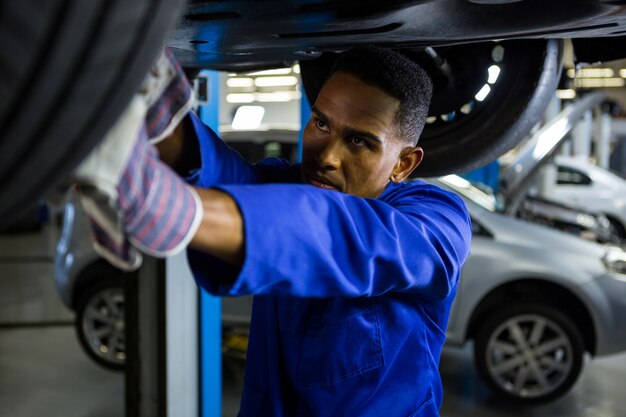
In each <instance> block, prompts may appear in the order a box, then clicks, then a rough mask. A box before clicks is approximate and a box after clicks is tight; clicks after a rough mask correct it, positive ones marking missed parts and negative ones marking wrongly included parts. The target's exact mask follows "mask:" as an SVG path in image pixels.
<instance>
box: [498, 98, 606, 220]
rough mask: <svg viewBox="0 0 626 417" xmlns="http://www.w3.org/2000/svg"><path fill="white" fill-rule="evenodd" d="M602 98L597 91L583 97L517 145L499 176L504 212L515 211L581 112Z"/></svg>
mask: <svg viewBox="0 0 626 417" xmlns="http://www.w3.org/2000/svg"><path fill="white" fill-rule="evenodd" d="M604 99H605V95H604V93H602V92H600V91H596V92H593V93H590V94H587V95H585V96H583V97H582V98H581V99H579V100H577V101H576V102H574V103H572V104H570V105H568V106H567V107H566V108H565V109H563V111H561V112H560V113H559V114H558V115H557V116H556V117H555V118H554V119H553V120H551V121H549V122H548V123H547V124H546V125H545V126H544V127H542V128H541V129H540V130H539V131H537V133H535V134H534V135H532V136H531V137H530V138H529V139H528V140H527V141H526V142H525V143H524V144H522V146H520V148H519V151H518V152H517V155H516V156H515V158H514V160H513V161H512V162H511V164H510V165H509V166H508V167H507V168H506V169H505V170H504V171H503V172H502V175H501V177H500V190H501V192H502V196H503V197H504V200H505V207H506V212H507V213H509V214H513V213H516V212H517V210H518V209H519V206H520V204H521V202H522V201H523V200H524V199H525V198H526V194H527V192H528V188H529V187H530V186H531V185H532V184H533V182H534V181H535V179H536V177H537V175H538V173H539V171H540V168H541V167H542V166H544V165H545V164H547V163H548V162H549V161H550V160H551V158H552V156H553V155H554V154H555V152H556V151H557V149H559V147H560V146H561V145H562V144H563V142H564V140H565V139H566V137H567V134H568V133H569V132H570V131H571V130H572V128H573V127H574V126H575V125H576V123H577V122H578V121H579V120H580V118H581V117H582V115H583V113H584V112H586V111H587V110H590V109H592V108H594V107H595V106H597V105H598V104H600V103H602V101H603V100H604Z"/></svg>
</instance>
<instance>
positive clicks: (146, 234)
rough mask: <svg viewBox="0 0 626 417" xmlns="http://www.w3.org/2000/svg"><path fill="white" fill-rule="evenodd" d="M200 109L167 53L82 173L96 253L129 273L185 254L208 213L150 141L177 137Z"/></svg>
mask: <svg viewBox="0 0 626 417" xmlns="http://www.w3.org/2000/svg"><path fill="white" fill-rule="evenodd" d="M192 106H193V92H192V90H191V87H190V85H189V82H188V81H187V79H186V77H185V76H184V74H183V72H182V69H181V68H180V66H179V65H178V63H177V62H176V61H175V59H174V57H173V55H172V54H171V53H169V51H166V52H165V53H164V54H162V55H161V57H159V60H158V61H157V63H156V64H155V66H154V67H153V68H152V70H151V71H150V73H149V74H148V76H147V77H146V81H145V82H144V84H143V85H142V88H141V90H140V92H139V93H138V94H137V95H136V96H135V97H134V98H133V100H132V101H131V103H130V104H129V106H128V108H127V109H126V110H125V111H124V113H123V114H122V116H121V117H120V118H119V119H118V121H117V122H116V123H115V125H114V126H113V127H112V128H111V130H110V131H109V132H108V134H107V135H106V137H105V138H104V140H103V141H102V142H101V143H100V144H99V145H98V146H97V147H96V148H95V149H94V150H93V151H92V152H91V154H89V155H88V157H87V158H86V159H85V160H84V161H83V162H82V163H81V165H80V166H79V167H78V169H77V170H76V172H75V181H76V184H77V190H78V192H79V196H80V200H81V203H82V205H83V207H84V209H85V211H86V212H87V214H88V217H89V221H90V224H91V228H92V231H93V233H92V235H93V238H94V247H95V249H96V251H97V252H98V253H99V254H100V255H101V256H103V257H104V258H105V259H107V260H108V261H109V262H111V263H112V264H113V265H115V266H117V267H118V268H120V269H123V270H134V269H137V268H138V267H139V266H140V265H141V259H142V258H141V253H140V251H142V252H145V253H148V254H150V255H152V256H156V257H164V256H169V255H173V254H175V253H177V252H179V251H181V250H182V249H183V248H184V247H186V245H187V244H188V243H189V241H190V240H191V238H192V237H193V235H194V234H195V232H196V230H197V228H198V226H199V223H200V219H201V216H202V206H201V204H200V199H199V197H198V195H197V194H196V192H195V191H194V190H193V189H192V188H191V187H189V186H188V185H187V184H185V183H184V181H183V180H182V179H181V178H180V177H178V176H177V175H176V174H175V173H174V172H173V171H172V170H171V169H170V168H169V167H167V166H166V165H165V164H163V163H162V162H161V161H160V160H159V158H158V151H157V150H156V148H155V147H154V146H153V145H152V144H151V143H149V141H150V142H158V141H160V140H162V139H163V138H165V137H167V136H168V135H169V134H171V133H172V132H173V130H174V128H175V127H176V125H177V124H178V123H180V121H181V120H182V119H183V118H184V117H185V115H186V114H187V112H188V111H189V110H190V109H191V107H192Z"/></svg>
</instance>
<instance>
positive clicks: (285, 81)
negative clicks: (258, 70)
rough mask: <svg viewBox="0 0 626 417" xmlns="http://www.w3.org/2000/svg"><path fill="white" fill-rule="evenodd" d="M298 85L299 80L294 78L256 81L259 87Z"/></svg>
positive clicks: (258, 79)
mask: <svg viewBox="0 0 626 417" xmlns="http://www.w3.org/2000/svg"><path fill="white" fill-rule="evenodd" d="M296 84H298V79H297V78H296V77H294V76H285V77H259V78H256V79H255V80H254V85H256V86H257V87H281V86H290V85H296Z"/></svg>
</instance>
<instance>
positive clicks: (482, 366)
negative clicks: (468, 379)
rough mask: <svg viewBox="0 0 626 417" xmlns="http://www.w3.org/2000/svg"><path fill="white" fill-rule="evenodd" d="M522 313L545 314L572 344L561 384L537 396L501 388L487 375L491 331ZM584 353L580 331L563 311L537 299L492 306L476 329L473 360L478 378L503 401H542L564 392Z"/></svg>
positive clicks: (574, 377)
mask: <svg viewBox="0 0 626 417" xmlns="http://www.w3.org/2000/svg"><path fill="white" fill-rule="evenodd" d="M524 314H537V315H542V316H544V317H546V318H548V319H549V320H550V321H552V322H553V323H555V324H557V325H558V326H560V327H561V329H562V330H563V332H564V333H565V334H566V335H567V337H568V338H569V340H570V343H571V346H572V356H573V360H574V362H573V366H572V372H571V373H570V374H569V375H568V376H567V377H566V378H565V379H564V380H563V382H562V384H561V385H560V386H559V387H558V388H557V389H555V390H554V391H552V392H550V393H549V394H547V395H545V396H541V397H530V398H525V397H519V396H517V395H514V394H511V393H510V392H508V391H506V390H505V389H503V388H502V387H501V386H500V385H499V384H498V383H497V381H495V380H494V379H493V378H492V376H491V375H490V373H489V371H488V369H487V359H486V358H487V343H488V341H489V339H490V338H491V335H492V333H493V332H494V331H495V330H496V329H497V328H498V327H499V326H500V325H501V324H502V323H503V322H505V321H506V320H508V319H510V318H511V317H514V316H519V315H524ZM584 354H585V344H584V341H583V338H582V336H581V333H580V331H579V330H578V328H577V327H576V325H575V324H574V322H573V321H572V320H570V319H569V318H568V317H567V316H566V315H564V314H563V313H562V312H561V311H559V309H558V308H557V307H553V306H550V305H547V304H539V303H513V304H512V305H510V306H507V307H504V308H502V309H500V310H496V311H494V312H492V313H490V314H489V317H488V318H487V319H486V320H485V324H484V325H483V326H482V327H481V328H480V329H479V330H478V332H477V333H476V336H475V339H474V363H475V365H476V368H477V369H478V374H479V375H480V377H481V378H482V380H483V381H484V382H485V383H486V384H487V385H488V386H489V387H490V388H491V390H492V391H493V392H494V393H495V394H496V395H497V396H498V397H500V398H502V399H503V400H505V401H513V402H515V403H518V404H522V405H534V404H543V403H547V402H550V401H553V400H555V399H557V398H559V397H561V396H562V395H564V394H565V393H567V392H568V391H569V390H570V388H571V387H572V386H573V385H574V384H575V383H576V381H577V380H578V377H579V376H580V374H581V372H582V369H583V363H584Z"/></svg>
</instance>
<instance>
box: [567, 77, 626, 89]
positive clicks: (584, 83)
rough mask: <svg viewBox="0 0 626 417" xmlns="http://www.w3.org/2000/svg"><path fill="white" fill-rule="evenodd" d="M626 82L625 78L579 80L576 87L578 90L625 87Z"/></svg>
mask: <svg viewBox="0 0 626 417" xmlns="http://www.w3.org/2000/svg"><path fill="white" fill-rule="evenodd" d="M625 85H626V80H625V79H623V78H577V79H575V80H574V86H575V87H578V88H603V87H624V86H625Z"/></svg>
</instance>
